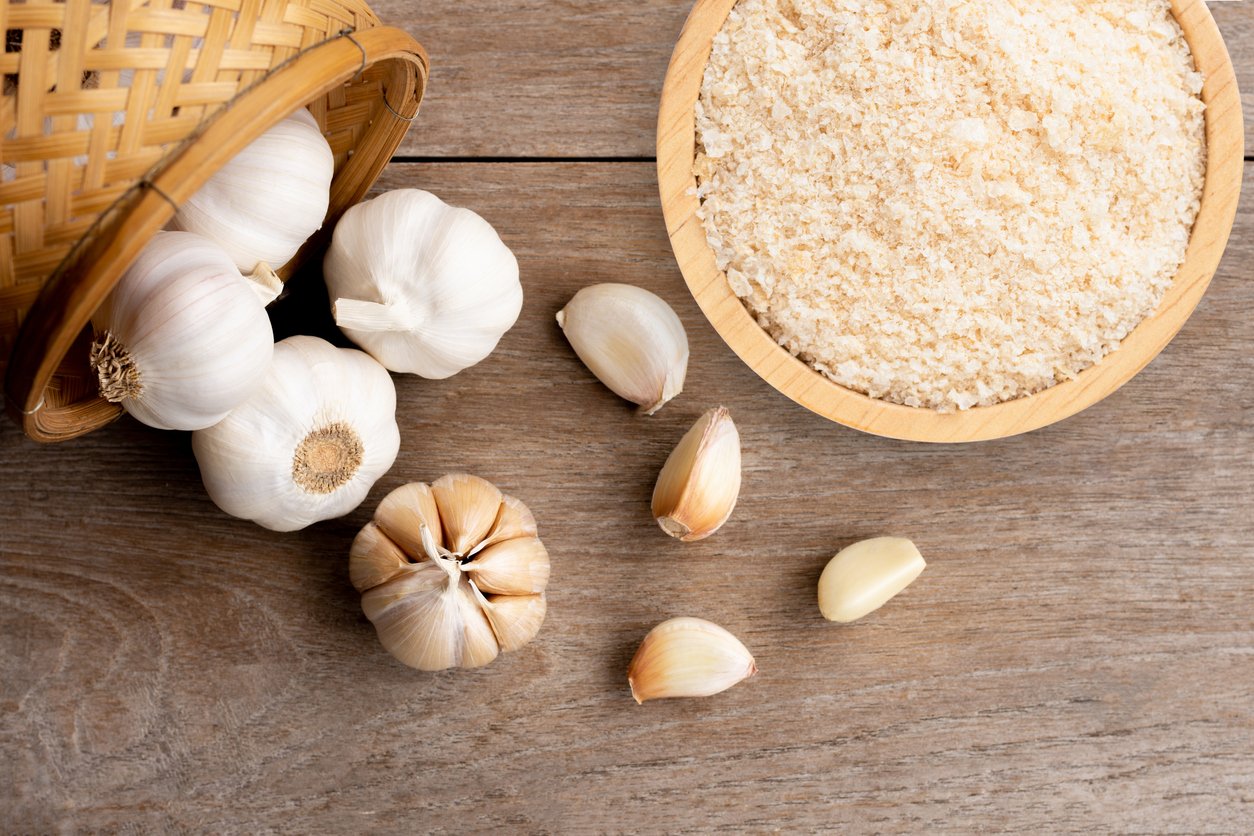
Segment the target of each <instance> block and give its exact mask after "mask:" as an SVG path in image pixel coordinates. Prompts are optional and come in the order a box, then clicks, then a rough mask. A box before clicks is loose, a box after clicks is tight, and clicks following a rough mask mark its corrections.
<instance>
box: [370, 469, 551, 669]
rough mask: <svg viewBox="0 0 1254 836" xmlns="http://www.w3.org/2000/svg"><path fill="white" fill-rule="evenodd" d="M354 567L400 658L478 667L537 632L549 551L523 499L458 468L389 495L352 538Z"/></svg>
mask: <svg viewBox="0 0 1254 836" xmlns="http://www.w3.org/2000/svg"><path fill="white" fill-rule="evenodd" d="M348 574H349V578H350V579H351V580H352V582H353V586H354V587H356V589H357V591H358V592H360V593H361V606H362V610H363V611H364V612H365V614H366V618H369V619H370V621H371V623H373V624H374V626H375V629H376V630H377V631H378V633H379V640H380V641H381V642H382V643H383V646H384V647H385V648H386V649H387V651H388V652H389V653H391V654H392V655H393V656H395V657H396V658H397V659H399V660H400V661H401V662H403V663H405V664H406V665H409V666H410V667H412V668H417V669H419V670H424V671H439V670H444V669H445V668H453V667H463V668H476V667H479V666H480V665H486V664H487V663H488V662H491V661H492V660H493V659H495V658H496V657H497V654H498V653H500V652H502V651H506V652H508V651H511V650H517V649H518V648H520V647H522V646H523V645H524V644H526V643H527V642H529V641H531V639H532V638H534V637H535V635H536V633H538V632H539V630H540V624H541V623H542V622H543V621H544V615H545V608H546V603H545V598H544V589H545V587H546V586H547V585H548V583H549V553H548V552H547V551H545V548H544V544H543V543H541V542H540V539H539V538H538V537H537V536H536V521H535V518H534V517H533V516H532V515H531V512H530V511H529V510H527V506H526V505H523V504H522V503H521V502H519V501H518V500H517V499H514V498H513V497H511V496H506V495H504V494H502V493H501V492H500V490H498V489H497V487H496V486H495V485H493V484H492V483H491V482H488V481H486V480H484V479H480V478H479V477H477V476H467V475H466V474H461V473H458V474H451V475H449V476H444V477H442V478H440V479H437V480H436V481H435V482H434V483H433V484H432V485H430V486H427V485H425V484H422V483H420V482H415V483H413V484H409V485H405V486H404V487H400V488H397V489H396V490H394V491H392V493H390V494H388V495H387V496H386V497H385V498H384V500H383V502H381V503H379V509H378V510H377V511H376V512H375V515H374V520H372V521H371V522H370V523H368V524H367V525H366V527H365V528H363V529H362V530H361V533H360V534H358V535H357V539H356V540H354V541H353V548H352V551H351V553H350V556H349V566H348Z"/></svg>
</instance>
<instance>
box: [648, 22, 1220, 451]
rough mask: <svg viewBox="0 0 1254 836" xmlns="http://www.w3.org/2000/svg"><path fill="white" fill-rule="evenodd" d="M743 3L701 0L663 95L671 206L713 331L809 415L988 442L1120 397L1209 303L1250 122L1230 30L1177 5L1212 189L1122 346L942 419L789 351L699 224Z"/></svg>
mask: <svg viewBox="0 0 1254 836" xmlns="http://www.w3.org/2000/svg"><path fill="white" fill-rule="evenodd" d="M734 5H735V0H697V3H696V6H695V7H694V8H693V10H692V13H691V14H690V15H689V17H688V22H687V23H686V24H685V25H684V29H683V32H682V34H681V35H680V37H679V43H678V44H677V45H676V47H675V53H674V55H673V56H672V57H671V63H670V69H669V71H668V72H667V75H666V82H665V84H664V85H663V88H662V101H661V107H660V111H659V114H658V129H657V167H658V184H659V186H660V188H661V196H662V211H663V213H664V214H665V216H666V227H667V231H668V232H669V233H670V238H671V245H672V247H673V248H674V250H675V257H676V258H677V259H678V261H679V268H680V270H681V271H682V272H683V275H684V280H685V281H686V282H687V283H688V287H689V289H690V290H691V291H692V295H693V296H695V297H696V300H697V304H699V305H700V306H701V310H702V311H704V312H705V315H706V317H707V318H708V319H709V320H710V323H711V324H712V325H713V326H714V329H715V330H716V331H718V333H719V334H720V335H721V336H722V338H723V339H724V340H725V341H726V342H727V344H728V345H729V346H731V348H732V350H733V351H735V352H736V354H738V355H739V356H740V359H742V360H744V361H745V362H746V363H747V364H748V365H749V368H751V369H753V370H754V371H755V372H757V373H758V375H760V376H761V377H762V378H763V379H764V380H766V381H767V382H768V383H770V384H771V385H772V386H774V387H775V388H776V389H778V390H779V391H781V392H783V393H784V394H785V395H787V396H788V397H790V398H792V399H793V400H794V401H796V402H797V403H799V404H801V405H802V406H804V407H806V408H807V409H810V410H813V411H814V412H817V413H818V414H819V415H822V416H824V417H825V418H829V419H831V420H833V421H836V422H837V423H840V424H844V425H845V426H848V427H853V428H855V429H859V430H862V431H864V432H868V433H874V434H876V435H883V436H889V437H892V438H902V439H909V440H912V441H931V442H962V441H981V440H986V439H992V438H1002V437H1004V436H1009V435H1016V434H1018V433H1024V432H1028V431H1030V430H1034V429H1037V428H1039V427H1044V426H1046V425H1048V424H1052V423H1054V422H1055V421H1061V420H1062V419H1063V418H1066V417H1068V416H1070V415H1074V414H1075V413H1077V412H1079V411H1080V410H1082V409H1084V408H1086V407H1089V406H1092V405H1093V404H1095V403H1097V402H1098V401H1100V400H1101V399H1102V398H1104V397H1106V396H1107V395H1109V394H1110V393H1111V392H1114V391H1115V390H1116V389H1118V388H1119V387H1120V386H1122V385H1123V384H1124V383H1127V382H1128V381H1129V380H1130V379H1131V378H1132V376H1133V375H1135V374H1136V373H1137V372H1139V371H1140V370H1141V369H1143V368H1144V367H1145V366H1146V364H1148V363H1149V362H1150V361H1151V360H1153V359H1154V357H1155V356H1157V355H1158V352H1160V351H1162V350H1163V348H1164V347H1165V346H1166V345H1167V343H1168V342H1169V341H1170V340H1171V338H1172V337H1173V336H1175V334H1176V332H1177V331H1179V330H1180V327H1181V326H1182V325H1184V322H1185V320H1186V319H1188V318H1189V314H1191V313H1192V312H1193V309H1194V308H1195V307H1196V306H1197V303H1198V302H1199V301H1200V300H1201V298H1202V294H1203V293H1204V292H1205V291H1206V287H1207V285H1208V284H1210V279H1211V276H1212V275H1214V272H1215V268H1216V267H1217V266H1218V265H1219V259H1220V256H1221V255H1222V254H1223V251H1224V246H1225V245H1226V244H1227V242H1228V234H1229V233H1230V232H1231V230H1232V222H1233V219H1234V218H1235V216H1236V210H1237V199H1238V197H1239V196H1240V191H1241V175H1242V165H1243V156H1244V153H1245V149H1244V137H1245V134H1244V126H1243V124H1242V119H1241V102H1240V98H1239V94H1238V92H1237V82H1236V76H1235V74H1234V72H1233V69H1232V62H1231V60H1229V58H1228V51H1227V49H1226V48H1225V47H1224V42H1223V39H1222V37H1220V34H1219V29H1218V27H1216V25H1215V21H1214V19H1213V18H1212V17H1211V14H1210V11H1209V10H1208V9H1207V8H1206V4H1205V3H1203V2H1202V1H1201V0H1172V11H1173V13H1174V14H1175V16H1176V19H1177V20H1178V21H1179V22H1180V26H1181V28H1182V29H1183V30H1184V35H1185V38H1186V40H1187V41H1188V43H1189V47H1190V49H1192V51H1193V59H1194V61H1195V63H1196V65H1197V68H1198V69H1199V70H1200V71H1201V72H1202V73H1203V74H1204V75H1205V77H1206V82H1205V86H1204V87H1203V88H1202V100H1203V101H1204V102H1205V103H1206V146H1207V158H1206V183H1205V186H1204V188H1203V192H1202V204H1201V209H1200V211H1199V212H1198V215H1197V220H1196V222H1195V223H1194V226H1193V233H1192V237H1191V238H1190V240H1189V248H1188V251H1187V253H1186V255H1185V261H1184V264H1183V265H1181V267H1180V270H1179V272H1177V273H1176V276H1175V280H1174V281H1173V283H1172V285H1171V287H1170V288H1169V289H1168V291H1167V294H1166V296H1165V297H1164V298H1163V301H1162V304H1160V305H1159V306H1158V309H1157V310H1156V311H1155V312H1154V313H1153V314H1152V315H1150V316H1149V317H1148V318H1146V319H1145V320H1144V321H1142V322H1141V323H1140V324H1139V325H1138V326H1137V327H1136V328H1134V329H1133V330H1132V332H1131V333H1130V334H1129V335H1128V336H1127V337H1126V338H1125V339H1124V340H1123V342H1122V344H1121V345H1120V347H1119V348H1118V349H1117V350H1116V351H1113V352H1111V353H1110V354H1108V355H1107V356H1106V357H1104V358H1103V359H1102V360H1101V361H1100V362H1099V363H1097V364H1095V365H1093V366H1091V367H1089V368H1088V369H1086V370H1085V371H1083V372H1082V373H1080V374H1079V375H1078V376H1077V377H1076V378H1075V379H1073V380H1069V381H1066V382H1064V383H1059V384H1057V385H1055V386H1051V387H1050V388H1048V389H1044V390H1042V391H1040V392H1037V393H1036V394H1034V395H1029V396H1026V397H1023V398H1019V399H1017V400H1013V401H1006V402H1004V403H1000V404H996V405H994V406H985V407H976V408H973V409H969V410H965V411H961V412H952V413H942V412H937V411H934V410H930V409H918V408H914V407H908V406H901V405H899V404H893V403H889V402H888V401H882V400H879V399H876V398H871V397H868V396H867V395H864V394H862V393H861V392H856V391H853V390H852V389H847V388H845V387H844V386H841V385H840V384H838V383H835V382H834V381H832V380H830V379H829V378H827V377H824V376H823V375H822V374H820V373H819V372H817V371H815V370H814V369H813V368H811V367H810V366H809V365H807V364H806V363H804V362H802V361H801V360H798V359H797V358H795V357H793V356H792V355H791V354H789V353H788V351H786V350H785V349H783V348H782V347H780V346H779V344H778V343H776V342H775V340H774V339H772V338H771V336H770V335H769V334H767V333H766V332H765V331H764V330H763V329H762V328H761V327H760V326H759V325H758V324H757V322H756V321H754V319H753V317H752V316H751V315H750V314H749V312H748V311H747V310H746V309H745V306H744V305H743V303H741V301H740V299H739V298H737V296H736V295H735V293H733V292H732V289H731V286H730V285H729V284H728V282H727V276H726V275H725V274H724V273H723V272H722V271H721V270H719V269H718V265H717V264H716V263H715V259H714V251H713V250H712V249H711V248H710V245H709V244H708V243H707V241H706V236H705V230H704V228H703V226H702V224H701V219H700V218H698V217H697V208H698V202H697V197H696V192H695V189H696V185H697V183H696V177H695V175H694V173H693V161H694V158H695V147H696V136H695V125H694V121H695V120H694V115H693V109H694V106H695V105H696V102H697V97H698V95H699V93H700V89H701V79H702V75H703V74H704V72H705V66H706V62H707V61H708V60H709V56H710V48H711V45H712V43H713V40H714V36H715V35H716V34H717V33H718V31H719V29H720V28H721V27H722V25H723V21H725V20H726V19H727V15H728V13H729V12H730V11H731V9H732V6H734Z"/></svg>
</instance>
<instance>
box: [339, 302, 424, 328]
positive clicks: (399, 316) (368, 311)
mask: <svg viewBox="0 0 1254 836" xmlns="http://www.w3.org/2000/svg"><path fill="white" fill-rule="evenodd" d="M331 315H332V316H334V317H335V322H336V324H337V325H339V326H340V327H341V328H349V329H352V330H354V331H366V332H369V333H379V332H388V331H405V330H408V329H412V328H415V327H417V326H418V325H420V324H421V322H420V320H419V319H418V318H417V317H415V316H414V314H413V312H412V311H411V310H410V308H409V305H406V304H404V303H403V302H384V303H379V302H365V301H362V300H360V299H336V300H335V304H334V305H333V306H332V308H331Z"/></svg>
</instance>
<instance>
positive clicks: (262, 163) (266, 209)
mask: <svg viewBox="0 0 1254 836" xmlns="http://www.w3.org/2000/svg"><path fill="white" fill-rule="evenodd" d="M334 176H335V155H334V154H333V153H332V152H331V146H330V145H329V144H328V143H327V140H326V137H324V136H323V135H322V129H321V128H319V127H318V122H317V120H316V119H314V117H313V114H311V113H310V112H309V111H308V110H306V109H305V108H303V107H302V108H300V109H299V110H297V111H296V112H295V113H293V114H292V115H290V116H288V117H287V118H285V119H284V120H283V121H281V122H279V123H278V124H277V125H275V126H274V127H272V128H270V129H269V130H268V131H266V132H265V133H263V134H262V135H261V136H259V137H258V138H257V139H255V140H253V141H252V142H251V143H249V144H248V145H247V146H246V147H245V148H244V150H242V151H240V152H239V153H238V154H236V155H235V156H234V157H233V158H232V159H231V161H230V162H228V163H227V164H226V165H224V166H223V167H222V168H220V169H219V170H218V171H217V172H215V173H214V175H213V176H212V177H210V178H209V180H208V182H206V183H205V185H203V186H201V187H200V189H199V190H198V191H197V192H196V194H194V195H192V196H191V198H189V199H188V200H187V202H186V203H184V204H183V206H182V207H181V208H180V209H179V211H178V212H177V213H176V214H175V216H174V219H173V220H172V221H171V222H170V228H171V229H182V230H186V231H188V232H195V233H197V234H199V235H203V236H205V237H206V238H210V239H212V240H213V241H214V242H215V243H217V244H218V245H219V246H220V247H222V248H223V249H224V250H226V252H227V253H228V254H229V255H230V257H231V259H232V260H233V261H234V262H235V264H236V265H237V266H238V267H239V269H240V270H241V271H243V272H244V273H245V274H248V273H252V272H253V271H254V270H257V268H258V265H259V263H264V264H265V265H270V266H273V267H282V266H283V265H284V264H286V263H287V262H289V261H291V259H292V256H294V255H296V251H297V250H299V249H300V247H301V245H302V244H304V243H305V241H306V240H307V239H308V238H309V237H310V236H311V235H313V234H314V233H315V232H317V231H318V229H319V227H321V226H322V221H323V220H324V219H325V218H326V215H327V208H328V206H329V205H330V201H331V179H332V178H333V177H334Z"/></svg>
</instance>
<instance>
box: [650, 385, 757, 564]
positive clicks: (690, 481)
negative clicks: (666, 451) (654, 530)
mask: <svg viewBox="0 0 1254 836" xmlns="http://www.w3.org/2000/svg"><path fill="white" fill-rule="evenodd" d="M739 495H740V433H739V432H738V431H737V430H736V424H735V423H734V422H733V421H732V419H731V414H730V413H729V412H728V411H727V410H726V409H724V408H723V407H721V406H720V407H718V408H716V409H711V410H710V411H709V412H707V413H705V414H704V415H702V416H701V418H700V419H698V420H697V422H696V423H695V424H693V426H692V428H691V429H690V430H688V432H687V433H685V434H684V437H683V438H682V439H681V440H680V442H679V444H678V445H677V446H676V447H675V449H674V450H673V451H672V452H671V454H670V456H669V457H668V458H667V459H666V464H665V465H664V466H663V467H662V472H661V473H660V474H659V475H658V479H657V484H656V485H655V486H654V488H653V516H654V518H655V519H656V520H657V523H658V525H659V526H661V527H662V530H663V531H665V532H666V533H667V534H669V535H671V536H672V537H675V538H678V539H679V540H681V541H683V542H685V543H691V542H693V541H696V540H701V539H704V538H706V537H709V536H710V535H711V534H713V533H714V532H715V531H718V529H719V528H721V527H722V525H723V523H725V522H727V519H728V518H729V517H730V516H731V513H732V509H734V508H735V507H736V499H737V497H738V496H739Z"/></svg>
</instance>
